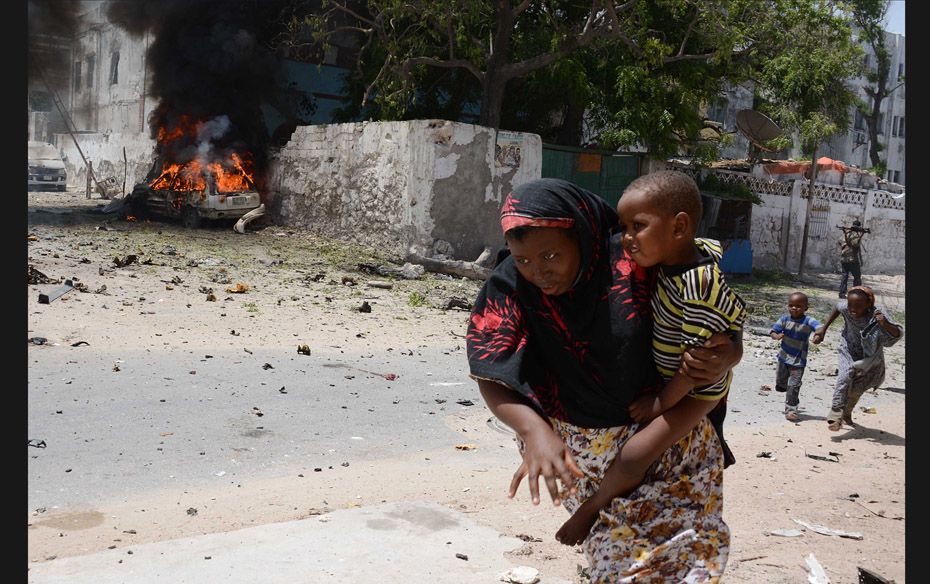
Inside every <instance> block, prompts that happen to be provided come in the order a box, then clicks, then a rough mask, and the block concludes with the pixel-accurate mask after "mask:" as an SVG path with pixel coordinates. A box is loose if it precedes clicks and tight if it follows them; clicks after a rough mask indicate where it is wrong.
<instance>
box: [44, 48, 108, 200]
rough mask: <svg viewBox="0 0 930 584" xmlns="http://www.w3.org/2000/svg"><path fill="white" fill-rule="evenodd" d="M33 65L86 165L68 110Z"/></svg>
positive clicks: (45, 78)
mask: <svg viewBox="0 0 930 584" xmlns="http://www.w3.org/2000/svg"><path fill="white" fill-rule="evenodd" d="M35 67H36V68H37V69H38V70H39V74H40V75H41V76H42V81H43V82H44V83H45V87H47V88H48V91H49V93H51V94H52V101H54V102H55V107H57V108H58V112H59V113H60V114H61V118H62V120H64V122H65V128H67V130H68V134H70V135H71V139H72V140H73V141H74V147H75V148H77V151H78V154H80V155H81V160H83V161H84V165H85V166H87V164H88V162H87V158H85V157H84V152H83V151H82V150H81V145H80V144H78V141H77V138H75V137H74V131H72V128H73V127H74V122H73V121H72V120H71V116H69V115H68V112H67V111H65V108H64V106H62V105H61V100H60V99H59V98H58V92H57V91H55V89H54V88H52V84H51V83H49V82H48V78H47V77H46V76H45V70H43V69H42V67H40V66H39V65H38V64H36V65H35ZM88 172H90V171H88ZM93 180H94V182H96V181H97V179H96V177H94V179H93ZM88 198H89V197H88Z"/></svg>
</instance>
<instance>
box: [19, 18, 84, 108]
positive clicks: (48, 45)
mask: <svg viewBox="0 0 930 584" xmlns="http://www.w3.org/2000/svg"><path fill="white" fill-rule="evenodd" d="M79 8H80V3H78V2H73V1H72V0H29V2H28V3H27V4H26V16H27V22H26V30H27V33H26V38H27V41H26V43H27V49H26V50H27V53H26V58H27V63H28V68H27V75H28V77H29V81H30V85H32V84H39V85H40V86H45V85H46V83H47V84H48V86H50V87H51V88H54V89H56V90H59V89H63V88H67V80H68V79H69V76H70V73H71V59H70V50H71V43H72V41H73V40H74V37H75V35H76V34H77V31H78V28H79V25H80V17H79V12H78V11H79Z"/></svg>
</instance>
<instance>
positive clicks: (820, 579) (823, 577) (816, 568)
mask: <svg viewBox="0 0 930 584" xmlns="http://www.w3.org/2000/svg"><path fill="white" fill-rule="evenodd" d="M804 561H805V562H806V563H807V568H808V569H809V570H810V573H809V574H808V575H807V581H808V583H809V584H830V579H829V578H827V573H826V572H825V571H824V569H823V566H821V565H820V562H818V561H817V558H816V557H814V554H813V553H811V554H810V555H808V556H807V558H805V560H804Z"/></svg>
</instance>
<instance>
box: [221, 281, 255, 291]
mask: <svg viewBox="0 0 930 584" xmlns="http://www.w3.org/2000/svg"><path fill="white" fill-rule="evenodd" d="M226 291H227V292H229V293H231V294H245V293H246V292H248V291H249V285H248V284H244V283H242V282H236V285H235V286H233V287H232V288H227V289H226Z"/></svg>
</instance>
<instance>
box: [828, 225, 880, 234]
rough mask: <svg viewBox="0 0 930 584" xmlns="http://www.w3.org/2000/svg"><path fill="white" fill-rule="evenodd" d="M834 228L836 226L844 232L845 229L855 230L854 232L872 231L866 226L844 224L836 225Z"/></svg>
mask: <svg viewBox="0 0 930 584" xmlns="http://www.w3.org/2000/svg"><path fill="white" fill-rule="evenodd" d="M836 228H837V229H842V230H843V231H844V232H845V231H855V232H857V233H872V231H871V230H869V228H868V227H846V226H845V225H837V226H836Z"/></svg>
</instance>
